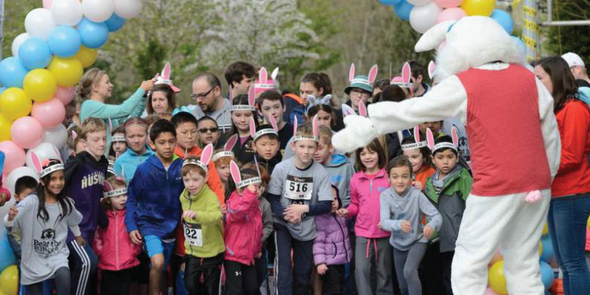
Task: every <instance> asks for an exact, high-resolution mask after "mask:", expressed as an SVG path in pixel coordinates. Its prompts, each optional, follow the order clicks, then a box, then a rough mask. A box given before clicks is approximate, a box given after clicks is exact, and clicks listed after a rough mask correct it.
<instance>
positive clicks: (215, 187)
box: [174, 145, 225, 205]
mask: <svg viewBox="0 0 590 295" xmlns="http://www.w3.org/2000/svg"><path fill="white" fill-rule="evenodd" d="M202 152H203V149H201V148H200V147H198V146H194V147H193V148H192V149H191V150H190V151H188V152H187V154H188V156H189V157H200V156H201V153H202ZM174 153H175V154H176V155H177V156H178V157H180V158H181V159H183V160H184V158H186V155H185V151H184V150H183V149H182V148H181V147H179V146H178V145H177V146H176V148H175V149H174ZM207 168H208V170H209V171H208V172H207V176H208V178H207V186H209V189H210V190H212V191H213V192H214V193H215V195H217V199H218V200H219V204H220V205H223V204H225V190H224V189H223V184H222V183H221V180H220V179H219V174H218V173H217V169H215V163H213V161H211V162H210V163H209V165H207Z"/></svg>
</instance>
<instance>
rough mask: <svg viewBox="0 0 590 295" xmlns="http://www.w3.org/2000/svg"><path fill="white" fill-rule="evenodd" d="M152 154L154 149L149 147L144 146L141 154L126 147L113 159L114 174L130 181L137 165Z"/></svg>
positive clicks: (127, 181)
mask: <svg viewBox="0 0 590 295" xmlns="http://www.w3.org/2000/svg"><path fill="white" fill-rule="evenodd" d="M154 154H155V153H154V151H152V150H151V149H150V148H146V150H145V152H144V153H143V154H141V155H140V154H138V153H136V152H135V151H134V150H132V149H130V148H128V149H127V150H126V151H125V152H124V153H123V154H122V155H121V156H119V157H118V158H117V160H116V161H115V175H117V176H118V177H123V178H125V183H131V179H133V175H135V170H137V166H139V164H141V163H143V162H145V160H147V159H148V158H149V157H150V156H152V155H154Z"/></svg>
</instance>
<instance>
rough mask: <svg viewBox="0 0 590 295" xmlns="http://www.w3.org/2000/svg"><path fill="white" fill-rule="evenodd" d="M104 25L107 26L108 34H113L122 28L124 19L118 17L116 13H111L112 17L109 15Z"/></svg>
mask: <svg viewBox="0 0 590 295" xmlns="http://www.w3.org/2000/svg"><path fill="white" fill-rule="evenodd" d="M104 23H105V24H107V27H108V28H109V32H115V31H118V30H120V29H121V28H122V27H123V25H124V24H125V19H124V18H122V17H120V16H118V15H117V14H116V13H113V15H111V17H110V18H109V19H107V21H106V22H104Z"/></svg>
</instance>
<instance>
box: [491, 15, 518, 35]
mask: <svg viewBox="0 0 590 295" xmlns="http://www.w3.org/2000/svg"><path fill="white" fill-rule="evenodd" d="M490 17H491V18H492V19H493V20H495V21H496V22H497V23H498V24H500V26H502V28H504V30H505V31H506V32H507V33H508V34H509V35H510V34H512V29H514V21H512V17H511V16H510V14H509V13H508V12H506V11H504V10H501V9H494V11H493V12H492V15H490Z"/></svg>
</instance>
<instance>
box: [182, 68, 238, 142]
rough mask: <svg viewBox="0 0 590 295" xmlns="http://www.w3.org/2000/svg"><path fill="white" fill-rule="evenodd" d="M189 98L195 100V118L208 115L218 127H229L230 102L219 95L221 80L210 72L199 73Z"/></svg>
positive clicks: (227, 128) (222, 129)
mask: <svg viewBox="0 0 590 295" xmlns="http://www.w3.org/2000/svg"><path fill="white" fill-rule="evenodd" d="M191 99H193V100H194V101H196V102H197V107H196V108H194V110H193V115H195V117H196V118H197V119H200V118H201V117H203V116H209V117H211V118H213V120H215V122H217V125H218V126H219V129H220V130H221V131H222V132H226V131H227V130H229V129H231V111H230V109H231V103H230V101H229V100H227V99H225V98H223V96H221V82H220V81H219V79H218V78H217V76H215V75H214V74H212V73H208V72H205V73H201V74H199V75H198V76H197V77H196V78H195V80H194V81H193V94H192V95H191Z"/></svg>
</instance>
